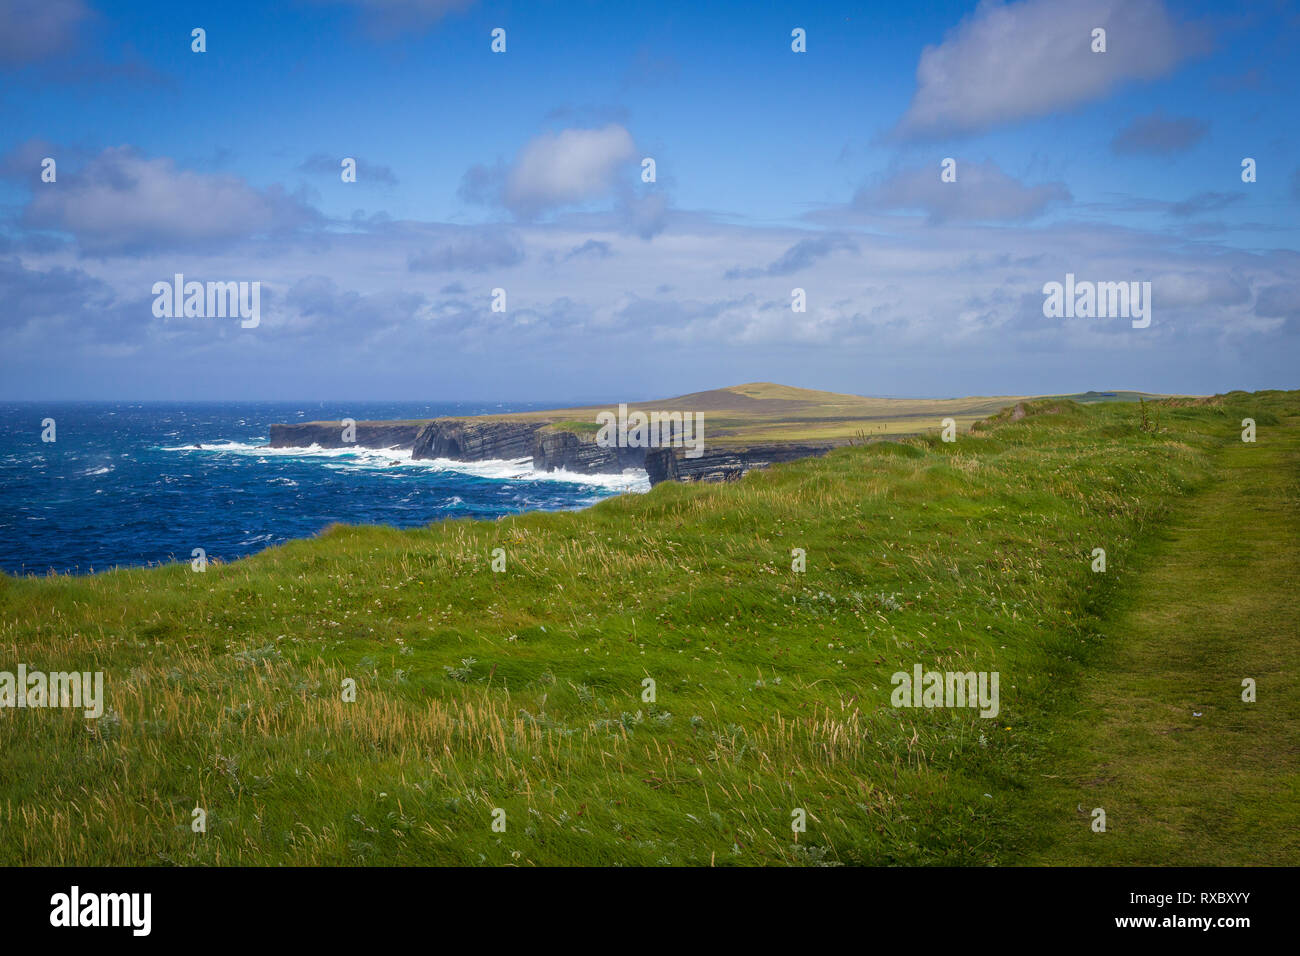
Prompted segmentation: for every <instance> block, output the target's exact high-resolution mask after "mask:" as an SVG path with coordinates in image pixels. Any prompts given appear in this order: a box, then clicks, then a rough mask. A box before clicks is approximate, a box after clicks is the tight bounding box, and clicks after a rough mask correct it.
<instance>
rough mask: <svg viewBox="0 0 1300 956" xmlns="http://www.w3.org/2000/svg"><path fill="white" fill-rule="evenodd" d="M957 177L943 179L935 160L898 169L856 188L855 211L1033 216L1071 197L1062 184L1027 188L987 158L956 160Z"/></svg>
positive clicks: (940, 218) (941, 217)
mask: <svg viewBox="0 0 1300 956" xmlns="http://www.w3.org/2000/svg"><path fill="white" fill-rule="evenodd" d="M956 176H957V178H956V181H955V182H950V183H946V182H943V181H942V180H941V179H940V177H939V166H938V165H937V164H932V165H928V166H922V167H919V168H914V169H907V170H902V171H900V172H897V173H895V174H893V175H892V176H889V177H888V178H887V179H885V180H884V181H883V182H881V183H880V184H879V185H876V186H873V187H870V188H864V189H861V190H859V191H858V193H857V195H856V196H854V198H853V205H854V206H855V207H857V208H859V209H894V210H920V211H923V212H925V213H927V214H928V215H929V217H930V220H931V221H932V222H944V221H946V220H969V221H974V220H983V221H1010V220H1022V219H1031V218H1033V217H1034V216H1037V215H1039V214H1040V213H1041V212H1043V210H1044V209H1045V208H1046V207H1047V205H1048V203H1050V202H1053V201H1068V200H1069V199H1070V191H1069V190H1068V189H1066V187H1065V185H1064V184H1063V183H1043V184H1041V185H1037V186H1026V185H1025V184H1024V183H1021V182H1020V181H1019V180H1017V179H1013V178H1012V177H1011V176H1008V175H1007V174H1006V173H1004V172H1003V171H1002V170H1001V169H999V168H998V166H997V164H996V163H994V162H992V161H991V160H990V161H987V162H983V163H979V162H971V161H967V160H962V159H958V160H957V164H956Z"/></svg>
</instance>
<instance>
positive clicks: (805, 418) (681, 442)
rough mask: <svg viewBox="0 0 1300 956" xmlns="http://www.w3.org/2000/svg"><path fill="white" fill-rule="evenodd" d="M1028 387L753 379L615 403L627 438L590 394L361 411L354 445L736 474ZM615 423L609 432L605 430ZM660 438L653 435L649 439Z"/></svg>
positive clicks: (302, 443) (933, 426) (334, 436)
mask: <svg viewBox="0 0 1300 956" xmlns="http://www.w3.org/2000/svg"><path fill="white" fill-rule="evenodd" d="M1022 400H1023V397H1019V396H1018V397H1009V396H1008V397H997V396H994V397H975V398H967V399H914V400H913V399H887V398H867V397H864V396H861V395H847V394H842V393H838V392H820V391H811V390H808V389H802V388H793V387H790V386H787V385H774V384H772V383H770V382H751V383H750V384H748V385H733V386H730V387H728V388H720V389H713V390H711V391H707V392H692V393H690V394H688V395H679V396H677V397H676V398H668V399H663V400H660V401H656V402H627V403H620V404H619V405H618V406H617V410H618V416H619V419H620V425H619V431H618V436H619V438H618V441H611V442H609V443H608V445H607V444H606V443H604V442H601V443H598V442H597V441H596V435H597V432H598V430H599V429H600V428H602V427H603V428H606V429H608V425H607V424H606V423H607V422H608V421H610V420H611V419H612V418H613V416H614V408H613V407H611V406H601V405H590V406H579V407H574V408H563V409H550V410H546V411H535V412H512V413H509V414H498V415H479V416H464V417H458V418H434V419H427V420H422V421H409V420H408V421H390V422H357V423H356V430H355V435H353V436H351V437H354V438H355V441H354V442H353V444H355V445H357V446H360V447H367V448H404V449H410V451H411V457H412V458H414V459H434V458H446V459H451V460H453V461H488V460H509V461H518V460H520V459H524V458H531V459H532V461H533V467H534V468H536V469H537V470H539V471H556V470H561V469H562V470H564V471H571V472H575V473H577V474H584V475H591V474H618V473H620V472H622V471H624V470H625V469H628V468H644V469H645V470H646V473H647V474H648V475H649V477H650V483H651V484H652V485H653V484H659V483H660V482H663V481H733V480H736V479H738V478H740V477H742V476H743V475H744V474H745V473H746V472H748V471H752V470H754V469H755V468H766V467H767V466H768V465H771V464H774V463H776V462H783V461H793V460H794V459H796V458H806V457H809V456H813V455H824V454H826V452H828V451H830V450H831V449H832V448H835V447H838V446H840V445H846V444H860V443H862V442H864V441H875V440H879V439H882V438H886V437H889V438H896V437H899V436H902V435H916V434H923V433H925V432H937V431H938V430H939V428H940V427H941V424H942V423H943V422H944V421H946V420H948V419H949V418H952V419H954V420H955V421H956V422H957V424H958V426H959V427H961V428H969V425H970V422H972V421H975V420H977V419H980V418H984V417H987V416H988V415H992V414H997V413H998V412H999V411H1000V410H1001V409H1003V408H1006V407H1008V406H1012V405H1015V404H1016V403H1017V402H1019V401H1022ZM632 416H640V417H641V420H642V422H643V423H644V422H645V421H647V420H649V421H650V422H651V427H652V428H653V427H654V426H653V423H654V421H655V420H658V421H659V422H660V423H662V427H663V428H667V431H666V432H665V431H662V430H661V431H658V432H653V431H652V432H650V433H649V434H657V435H659V438H660V439H661V440H655V441H653V442H652V443H653V444H654V445H655V446H656V447H641V448H637V447H627V446H629V445H631V444H634V442H633V441H631V440H627V439H628V435H629V432H628V431H627V430H626V428H627V423H628V422H629V421H630V420H631V417H632ZM344 434H345V433H344V430H343V426H342V423H341V422H304V423H301V424H293V425H272V426H271V445H272V447H275V448H289V447H295V446H298V447H308V446H311V445H318V446H320V447H321V448H343V447H346V446H347V445H348V444H349V443H348V442H345V441H344V440H343V437H344ZM605 434H606V435H607V436H608V435H609V434H610V433H609V431H608V430H606V432H605ZM648 443H651V442H648Z"/></svg>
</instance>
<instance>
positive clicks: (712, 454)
mask: <svg viewBox="0 0 1300 956" xmlns="http://www.w3.org/2000/svg"><path fill="white" fill-rule="evenodd" d="M834 447H835V446H834V445H749V446H747V447H743V448H720V447H717V446H714V447H713V448H709V447H707V446H706V447H705V450H704V454H703V455H701V456H700V457H699V458H687V457H686V456H685V454H684V449H681V448H649V449H647V450H646V456H645V470H646V474H648V475H649V476H650V484H652V485H657V484H659V482H661V481H738V480H739V479H740V478H741V477H742V476H743V475H744V474H745V472H747V471H751V470H753V469H755V468H766V467H767V466H768V465H770V464H772V463H773V462H778V461H794V460H795V459H796V458H809V457H813V456H820V455H824V454H826V453H827V452H828V451H830V450H831V449H832V448H834Z"/></svg>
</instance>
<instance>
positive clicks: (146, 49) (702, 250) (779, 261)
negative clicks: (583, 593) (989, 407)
mask: <svg viewBox="0 0 1300 956" xmlns="http://www.w3.org/2000/svg"><path fill="white" fill-rule="evenodd" d="M900 6H901V7H903V8H904V9H898V8H897V7H900ZM1094 26H1101V27H1103V28H1105V29H1106V30H1107V50H1106V52H1105V53H1093V52H1092V51H1091V50H1090V48H1089V46H1090V43H1091V40H1090V34H1091V29H1092V28H1093V27H1094ZM195 27H202V28H203V29H204V30H206V34H207V36H206V40H207V51H206V52H204V53H195V52H192V51H191V36H190V31H191V30H192V29H193V28H195ZM498 27H500V28H503V29H505V30H506V52H505V53H500V54H497V53H493V52H492V51H491V49H490V43H491V36H490V34H491V31H492V30H493V29H494V28H498ZM796 27H799V28H802V29H803V30H805V31H806V35H807V51H806V52H803V53H795V52H793V51H792V50H791V36H790V34H791V30H792V29H794V28H796ZM1298 39H1300V11H1297V8H1296V6H1295V4H1292V3H1268V2H1261V3H1256V4H1244V5H1243V4H1215V3H1173V2H1161V0H1124V2H1120V0H1063V2H1058V0H1018V2H1012V3H985V4H974V3H918V4H915V5H910V4H907V5H889V6H886V5H881V6H880V8H879V9H876V8H874V7H873V6H871V5H863V4H850V3H833V2H818V3H805V4H777V3H769V4H729V3H708V2H704V3H691V4H680V5H678V4H671V3H661V4H653V5H636V4H624V3H558V2H556V3H547V2H535V3H514V4H501V3H490V2H474V0H374V2H366V0H352V2H343V0H339V2H329V0H302V2H295V3H284V4H260V3H258V4H255V3H220V4H185V3H167V4H162V3H158V4H155V3H143V2H140V3H130V4H127V3H105V2H95V0H0V355H3V358H0V363H3V365H0V368H3V370H4V375H3V378H2V380H0V398H5V399H34V400H40V399H47V398H102V399H150V398H157V399H170V398H186V399H189V398H213V399H239V398H248V399H274V398H295V399H407V398H409V399H429V400H438V399H447V400H451V399H475V400H480V399H481V400H487V399H496V400H504V399H510V400H552V399H553V400H587V399H591V400H602V401H603V400H616V399H620V398H649V397H661V396H667V395H671V394H676V393H680V392H687V391H693V390H697V389H702V388H709V387H714V386H719V385H726V384H734V383H737V382H741V381H753V380H767V381H778V382H783V383H787V384H794V385H803V386H808V387H816V388H827V389H834V390H841V391H850V392H856V393H860V394H880V395H916V396H924V395H936V396H939V395H959V394H993V393H997V394H1019V393H1042V392H1056V391H1073V390H1078V389H1086V388H1141V389H1148V390H1153V391H1174V392H1210V391H1218V390H1226V389H1230V388H1237V387H1240V388H1264V387H1294V386H1295V385H1296V384H1297V383H1296V381H1295V373H1294V370H1295V368H1296V359H1297V357H1298V355H1297V352H1298V351H1300V349H1298V348H1297V345H1298V343H1300V254H1298V253H1297V252H1296V250H1297V248H1300V247H1298V246H1297V238H1298V237H1297V226H1296V222H1297V212H1300V149H1298V148H1297V147H1298V146H1300V143H1297V132H1296V106H1295V104H1296V103H1297V94H1298V93H1300V82H1298V77H1297V70H1298V69H1300V67H1297V66H1296V65H1295V62H1294V58H1292V62H1288V53H1290V52H1292V51H1293V50H1294V49H1295V48H1296V47H1297V40H1298ZM45 157H52V158H54V159H55V160H56V161H57V164H58V165H57V170H58V177H57V180H56V181H55V182H53V183H47V182H42V181H41V180H40V176H39V174H40V163H41V160H42V159H44V158H45ZM343 157H354V158H356V159H357V161H358V166H359V175H358V181H357V182H355V183H343V182H341V181H340V177H339V174H338V168H339V161H340V160H341V159H342V158H343ZM644 157H653V158H654V160H655V163H656V170H657V181H656V182H654V183H643V182H642V181H641V176H640V170H641V160H642V159H643V158H644ZM946 157H952V158H954V159H955V160H956V162H957V166H956V168H957V182H956V183H941V182H940V176H939V172H940V163H941V161H942V160H943V159H944V158H946ZM1243 157H1251V158H1253V159H1254V160H1255V161H1256V164H1257V169H1258V178H1257V181H1256V182H1253V183H1243V182H1242V179H1241V166H1240V164H1241V161H1242V159H1243ZM176 272H183V273H184V274H185V275H186V278H187V279H191V280H199V281H240V280H243V281H250V282H251V281H258V282H260V283H261V288H262V319H261V322H260V324H259V325H258V326H257V327H256V328H249V329H243V328H240V325H239V323H238V321H232V320H229V319H221V318H212V319H205V318H189V319H183V320H182V319H161V318H157V317H155V316H154V315H153V312H152V309H151V306H152V300H153V296H152V294H151V287H152V285H153V283H154V282H155V281H158V280H165V279H170V277H171V276H172V275H173V274H174V273H176ZM1066 272H1073V273H1075V274H1076V275H1078V276H1079V277H1080V278H1081V279H1092V280H1096V281H1150V282H1151V283H1152V287H1153V292H1152V317H1153V321H1152V324H1151V326H1150V327H1149V328H1146V329H1133V328H1132V327H1131V325H1130V323H1128V322H1127V321H1126V320H1123V319H1068V320H1062V319H1048V318H1045V317H1044V316H1043V315H1042V308H1041V307H1042V301H1043V295H1042V291H1041V290H1042V287H1043V285H1044V283H1046V282H1050V281H1061V280H1062V279H1063V278H1064V275H1065V273H1066ZM795 287H799V288H802V289H804V290H805V292H806V295H807V299H808V308H807V311H806V312H804V313H796V312H792V310H791V308H790V302H791V291H792V289H793V288H795ZM494 288H503V289H505V290H506V292H507V302H508V304H507V309H506V311H505V312H504V313H499V312H498V313H494V312H492V311H491V310H490V308H489V306H490V300H491V290H492V289H494Z"/></svg>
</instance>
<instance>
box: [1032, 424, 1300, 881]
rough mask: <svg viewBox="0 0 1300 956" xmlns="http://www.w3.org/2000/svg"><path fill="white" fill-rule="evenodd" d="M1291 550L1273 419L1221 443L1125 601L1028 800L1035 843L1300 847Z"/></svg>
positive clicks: (1085, 851) (1074, 850) (1215, 855)
mask: <svg viewBox="0 0 1300 956" xmlns="http://www.w3.org/2000/svg"><path fill="white" fill-rule="evenodd" d="M1298 564H1300V429H1297V428H1294V427H1289V428H1278V427H1272V428H1268V429H1266V430H1265V432H1264V433H1263V436H1262V437H1261V438H1260V439H1259V440H1258V441H1257V442H1256V443H1255V444H1246V443H1242V442H1235V443H1232V444H1230V445H1229V446H1228V447H1226V448H1225V449H1224V450H1223V452H1222V453H1221V455H1220V460H1219V469H1218V473H1217V475H1216V478H1215V480H1214V481H1213V483H1212V484H1211V485H1210V486H1209V487H1207V488H1206V489H1205V490H1204V491H1202V492H1201V493H1200V494H1197V495H1196V496H1194V497H1193V498H1192V499H1191V500H1189V501H1188V502H1186V503H1185V504H1184V505H1183V506H1182V507H1180V509H1179V510H1178V512H1177V514H1176V515H1175V517H1174V520H1172V521H1171V522H1170V523H1169V524H1168V525H1167V526H1166V527H1164V528H1162V529H1161V530H1160V532H1159V534H1158V535H1156V536H1155V538H1154V541H1153V542H1152V546H1151V548H1150V549H1149V553H1148V554H1147V555H1145V556H1143V557H1142V559H1141V561H1140V568H1141V571H1140V580H1141V584H1140V586H1139V587H1137V588H1133V589H1130V590H1129V591H1128V592H1127V593H1126V594H1125V595H1124V598H1123V600H1122V601H1120V602H1117V606H1116V607H1115V608H1114V610H1113V613H1112V614H1111V615H1110V620H1109V622H1108V627H1107V633H1108V635H1109V636H1110V640H1111V642H1112V645H1113V653H1112V654H1111V655H1108V657H1107V658H1106V659H1104V660H1103V661H1101V662H1100V663H1099V666H1097V667H1095V668H1091V669H1090V670H1089V671H1088V673H1087V675H1086V677H1085V679H1084V680H1083V682H1082V686H1081V693H1080V695H1079V698H1078V701H1077V703H1076V704H1075V710H1074V715H1073V719H1072V720H1070V721H1066V722H1063V731H1062V733H1061V734H1060V736H1059V738H1058V740H1057V741H1056V743H1055V745H1054V746H1053V748H1052V753H1051V754H1050V756H1049V758H1048V760H1045V761H1044V763H1045V765H1046V764H1048V763H1049V762H1050V764H1051V765H1052V766H1053V769H1054V770H1055V773H1053V774H1051V775H1050V776H1044V778H1043V780H1044V784H1045V786H1044V787H1043V788H1042V789H1041V792H1040V793H1039V794H1036V800H1034V801H1026V806H1027V808H1029V807H1032V808H1033V810H1032V812H1033V815H1034V816H1035V817H1036V818H1037V819H1038V820H1039V826H1038V827H1030V826H1026V827H1025V829H1026V831H1027V832H1033V831H1037V832H1036V833H1035V835H1036V836H1038V837H1039V838H1040V841H1041V842H1040V846H1039V848H1038V849H1037V852H1036V853H1035V854H1034V857H1033V858H1034V859H1036V860H1039V861H1042V862H1049V863H1068V864H1073V865H1081V864H1090V863H1095V864H1111V865H1130V866H1132V865H1154V864H1162V865H1179V866H1207V865H1243V864H1258V863H1277V864H1281V863H1288V864H1291V865H1295V864H1296V862H1297V861H1300V825H1298V823H1300V673H1297V670H1296V663H1297V657H1300V654H1297V647H1296V644H1297V638H1298V637H1300V626H1298V625H1297V622H1298V621H1300V592H1297V589H1296V585H1297V574H1296V571H1297V565H1298ZM1246 678H1250V679H1252V680H1254V682H1255V685H1256V700H1255V701H1254V702H1253V703H1249V702H1246V701H1245V700H1244V699H1243V693H1244V688H1243V683H1242V682H1243V680H1244V679H1246ZM1096 807H1101V808H1102V809H1103V810H1105V811H1106V831H1105V833H1104V834H1100V833H1094V832H1093V830H1092V828H1091V826H1090V823H1091V813H1092V811H1093V809H1094V808H1096ZM1043 824H1046V825H1043Z"/></svg>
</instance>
